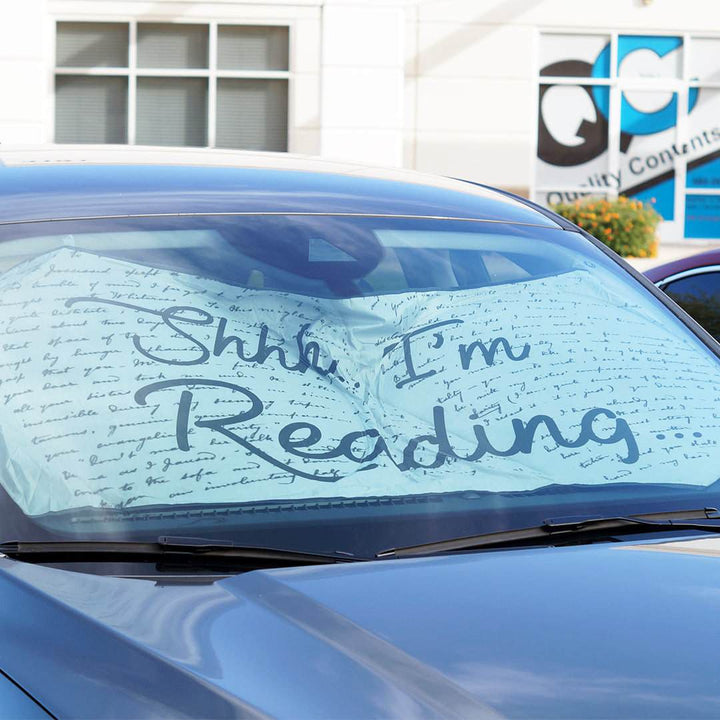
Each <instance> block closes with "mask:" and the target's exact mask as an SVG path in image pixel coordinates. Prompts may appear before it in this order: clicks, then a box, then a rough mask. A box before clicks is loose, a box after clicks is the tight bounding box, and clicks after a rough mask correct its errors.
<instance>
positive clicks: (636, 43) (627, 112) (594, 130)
mask: <svg viewBox="0 0 720 720" xmlns="http://www.w3.org/2000/svg"><path fill="white" fill-rule="evenodd" d="M681 47H682V39H681V38H678V37H647V36H621V37H620V38H618V44H617V67H618V68H620V67H621V66H622V68H623V69H625V68H627V67H629V68H630V69H631V70H632V71H634V72H633V73H632V74H633V75H638V74H639V75H640V76H644V75H649V76H652V75H656V76H657V74H658V71H660V72H661V73H662V71H663V69H665V70H666V71H665V73H664V76H666V77H672V76H673V75H674V73H673V72H672V71H671V70H672V68H667V67H665V68H664V66H668V65H672V64H673V63H675V62H676V61H677V52H678V51H679V50H680V48H681ZM610 56H611V50H610V45H609V44H607V45H605V47H604V48H603V49H602V51H601V52H600V53H599V55H598V56H597V58H596V59H595V61H594V62H593V63H589V62H585V61H582V60H561V61H559V62H555V63H552V64H550V65H547V66H545V67H544V68H543V69H542V71H541V75H543V76H544V77H546V78H547V79H548V82H549V83H551V82H552V80H551V77H552V76H555V77H558V76H564V77H587V78H607V77H609V75H610V72H609V71H610ZM621 76H622V73H621ZM698 95H699V91H698V89H697V88H691V89H690V92H689V96H688V100H689V103H688V110H689V111H692V109H693V108H694V107H695V105H696V104H697V101H698ZM658 96H659V97H660V98H661V104H660V106H659V107H653V101H654V102H655V103H657V98H658ZM648 98H649V99H650V100H651V102H647V99H648ZM643 100H644V102H643ZM573 108H574V109H575V110H576V112H575V113H572V112H571V113H570V114H568V110H572V109H573ZM677 115H678V95H677V93H675V92H667V93H664V94H663V93H658V92H657V91H655V92H653V93H647V92H646V93H644V96H643V91H641V90H639V91H628V90H626V91H624V92H622V94H621V107H620V150H621V152H627V150H628V148H629V147H630V143H631V141H632V139H633V137H635V136H636V135H653V134H656V133H661V132H664V131H665V130H669V129H671V128H672V127H674V126H675V125H676V123H677ZM609 116H610V88H609V87H608V86H606V85H590V84H588V85H572V86H567V85H552V84H547V85H543V86H542V87H541V88H540V114H539V127H538V157H540V159H541V160H544V161H545V162H546V163H549V164H550V165H556V166H562V167H570V166H574V165H582V164H583V163H586V162H589V161H591V160H593V159H595V158H596V157H598V156H599V155H602V153H604V152H605V151H606V150H607V148H608V129H609V126H608V119H609Z"/></svg>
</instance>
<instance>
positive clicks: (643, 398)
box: [0, 214, 720, 556]
mask: <svg viewBox="0 0 720 720" xmlns="http://www.w3.org/2000/svg"><path fill="white" fill-rule="evenodd" d="M0 270H1V271H2V275H0V305H1V306H2V313H1V314H0V335H1V336H2V337H1V343H2V360H1V362H0V453H1V455H2V462H0V484H1V488H0V512H1V513H2V516H1V518H0V540H18V539H24V540H31V539H48V538H50V539H124V540H155V539H156V538H157V537H158V536H160V535H173V534H174V535H184V536H202V537H217V538H222V539H225V540H232V541H233V542H237V543H242V544H248V545H257V546H269V547H283V548H291V549H297V550H306V551H323V552H327V551H332V552H337V551H339V552H345V553H352V554H355V555H362V556H370V555H372V554H373V553H374V552H376V551H378V550H381V549H383V548H387V547H392V546H398V545H407V544H411V543H420V542H429V541H433V540H439V539H442V538H446V537H452V536H457V535H462V534H474V533H480V532H490V531H496V530H504V529H511V528H517V527H522V526H527V525H531V524H536V523H539V522H541V521H542V520H543V519H545V518H550V517H565V516H574V515H579V514H593V515H605V514H612V515H618V514H630V513H637V512H651V511H661V510H664V509H683V508H695V507H704V506H708V505H713V504H715V505H717V504H718V503H720V494H719V492H718V486H717V484H716V481H717V480H718V477H719V476H720V470H719V469H718V468H720V451H719V450H718V448H717V438H718V426H719V425H720V420H719V419H718V411H717V408H716V407H715V404H716V400H717V397H718V395H719V391H720V374H719V373H718V358H717V357H716V355H715V354H714V351H713V350H712V349H711V348H709V347H708V346H706V345H705V344H703V342H702V341H701V340H700V339H698V337H696V336H695V335H694V334H693V333H692V332H691V331H690V330H689V329H688V328H687V327H686V326H685V325H684V324H683V323H682V322H681V321H680V320H679V319H678V318H677V317H676V316H675V315H673V314H672V312H671V311H669V310H668V309H667V308H666V307H665V306H664V305H663V304H662V303H661V302H660V301H659V300H658V299H657V298H656V297H654V296H653V295H652V294H651V293H650V292H648V291H647V290H646V289H645V288H643V287H642V285H641V284H640V283H639V282H638V281H636V280H635V279H633V278H632V277H631V276H630V275H628V274H627V273H626V272H625V271H624V270H623V269H622V268H620V267H619V266H618V265H616V264H615V263H614V261H613V260H611V259H610V258H608V257H607V256H606V255H605V254H604V253H603V252H602V251H601V250H599V249H598V248H596V247H595V246H593V245H592V244H591V243H590V242H588V241H587V240H586V239H584V238H583V237H582V236H581V235H579V234H578V233H574V232H569V231H565V230H561V229H559V228H552V227H547V226H544V227H541V226H532V225H523V224H504V223H499V222H483V221H470V220H443V219H429V218H414V217H403V218H400V217H364V216H333V215H292V214H288V215H238V214H235V215H214V216H205V217H199V216H185V217H183V216H171V217H160V216H157V217H137V218H128V217H124V218H117V219H97V220H82V221H80V220H78V221H57V222H37V223H24V224H23V223H20V224H12V225H5V226H3V227H2V228H1V235H0Z"/></svg>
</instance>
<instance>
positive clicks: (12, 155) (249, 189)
mask: <svg viewBox="0 0 720 720" xmlns="http://www.w3.org/2000/svg"><path fill="white" fill-rule="evenodd" d="M288 212H291V213H321V214H336V213H347V214H364V215H366V214H371V215H393V216H421V217H452V218H461V219H475V220H486V221H494V222H506V223H523V224H530V225H540V226H545V227H558V226H562V224H561V223H559V222H557V221H556V220H555V219H554V218H553V216H552V215H551V214H550V213H548V212H545V211H543V210H542V209H540V208H537V207H535V206H533V205H532V204H530V203H526V202H524V201H523V200H522V199H521V198H516V197H514V196H510V195H507V194H504V193H502V192H500V191H495V190H491V189H489V188H486V187H484V186H480V185H477V184H475V183H470V182H464V181H461V180H454V179H450V178H442V177H436V176H432V175H426V174H422V173H417V172H413V171H407V170H398V169H393V168H384V169H383V168H368V167H365V166H362V165H354V164H350V163H342V162H331V161H327V160H319V159H316V158H309V157H301V156H296V155H289V154H286V153H254V152H238V151H223V150H207V149H174V148H139V147H128V146H115V147H112V146H111V147H108V146H85V145H83V146H77V145H75V146H59V145H53V146H43V147H35V148H7V147H1V148H0V223H14V222H23V221H25V222H27V221H45V220H52V219H71V218H84V217H112V216H128V215H158V214H160V215H162V214H178V213H188V214H195V213H198V214H206V213H288Z"/></svg>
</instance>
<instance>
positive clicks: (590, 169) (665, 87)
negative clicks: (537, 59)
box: [536, 35, 720, 237]
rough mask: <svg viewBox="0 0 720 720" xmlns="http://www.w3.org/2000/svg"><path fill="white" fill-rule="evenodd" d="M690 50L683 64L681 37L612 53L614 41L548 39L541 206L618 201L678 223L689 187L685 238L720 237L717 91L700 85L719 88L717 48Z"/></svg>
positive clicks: (712, 43)
mask: <svg viewBox="0 0 720 720" xmlns="http://www.w3.org/2000/svg"><path fill="white" fill-rule="evenodd" d="M691 49H692V52H691V53H690V57H689V58H686V57H685V51H686V48H685V47H684V42H683V39H682V38H681V37H668V36H646V35H621V36H620V37H619V38H618V40H617V43H616V51H615V52H613V51H612V42H611V39H610V37H609V36H602V35H591V36H572V35H545V36H543V38H542V42H541V68H540V76H541V79H540V82H541V85H540V92H539V109H538V113H539V114H538V147H537V157H538V160H537V168H536V187H537V196H538V199H539V200H541V201H543V202H546V203H548V204H550V203H556V202H571V201H573V200H575V199H577V198H578V197H580V196H582V195H587V194H614V193H616V192H619V193H622V194H624V195H629V196H631V197H636V198H638V199H640V200H643V201H645V202H652V203H653V204H654V205H655V208H656V209H657V211H658V212H659V213H660V214H661V215H662V216H663V218H664V219H665V220H676V219H679V218H676V217H675V208H676V203H675V198H676V194H677V193H682V194H683V195H684V194H685V192H686V187H687V189H688V192H687V196H686V204H685V213H684V214H685V228H684V229H685V236H686V237H719V236H720V226H718V224H717V216H718V212H719V211H720V197H718V196H714V195H708V194H707V192H706V191H707V190H711V191H712V190H718V192H720V90H719V89H716V88H712V87H703V83H711V82H717V81H718V80H720V39H704V38H696V39H693V40H692V48H691ZM613 55H614V56H615V60H614V67H613V60H612V58H613ZM686 61H687V62H689V66H688V71H689V72H688V73H687V74H686V73H684V70H683V68H684V64H685V62H686ZM688 76H689V78H690V79H683V77H688ZM583 78H587V81H586V82H583ZM573 79H574V80H577V82H571V80H573ZM613 99H614V102H613ZM611 128H614V129H615V133H616V136H615V137H611V132H612V131H611ZM681 129H683V131H682V132H681V131H680V130H681ZM612 141H614V142H612ZM612 147H615V148H617V154H616V156H615V157H613V158H611V156H610V153H611V148H612ZM679 165H682V166H684V167H686V170H687V181H686V186H685V184H683V186H682V187H679V186H678V177H677V169H678V166H679ZM692 189H696V190H699V191H700V192H698V193H696V194H692V193H691V192H690V190H692Z"/></svg>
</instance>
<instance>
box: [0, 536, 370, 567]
mask: <svg viewBox="0 0 720 720" xmlns="http://www.w3.org/2000/svg"><path fill="white" fill-rule="evenodd" d="M0 554H3V555H7V556H8V557H11V558H13V559H15V560H22V561H24V562H32V563H67V562H155V563H158V564H162V565H183V566H203V567H207V566H212V567H216V566H222V567H238V566H241V567H243V568H246V567H247V568H252V569H254V568H268V567H287V566H290V565H326V564H328V563H343V562H353V561H358V560H363V559H365V558H359V557H356V556H354V555H350V554H345V553H340V552H338V553H328V554H323V553H313V552H301V551H298V550H282V549H278V548H269V547H253V546H246V545H236V544H234V543H232V542H227V541H222V540H210V539H206V538H191V537H170V536H163V537H159V538H158V540H157V542H154V543H153V542H123V541H119V542H113V541H95V540H78V541H75V540H60V541H24V540H13V541H10V542H3V543H0Z"/></svg>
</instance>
